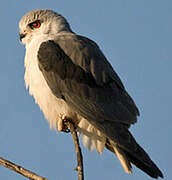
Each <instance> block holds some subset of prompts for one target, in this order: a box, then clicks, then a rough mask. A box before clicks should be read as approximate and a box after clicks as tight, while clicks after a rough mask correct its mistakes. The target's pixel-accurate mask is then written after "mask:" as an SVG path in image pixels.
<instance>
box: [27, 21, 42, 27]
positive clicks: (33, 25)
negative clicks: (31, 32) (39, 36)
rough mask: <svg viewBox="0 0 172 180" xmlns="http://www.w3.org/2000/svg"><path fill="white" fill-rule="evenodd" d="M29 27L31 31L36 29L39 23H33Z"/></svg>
mask: <svg viewBox="0 0 172 180" xmlns="http://www.w3.org/2000/svg"><path fill="white" fill-rule="evenodd" d="M29 26H30V28H31V29H38V28H39V27H40V26H41V23H40V21H35V22H33V23H30V24H29Z"/></svg>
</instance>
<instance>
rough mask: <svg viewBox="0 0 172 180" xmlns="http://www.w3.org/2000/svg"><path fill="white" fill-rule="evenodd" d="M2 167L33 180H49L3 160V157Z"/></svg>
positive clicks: (0, 161)
mask: <svg viewBox="0 0 172 180" xmlns="http://www.w3.org/2000/svg"><path fill="white" fill-rule="evenodd" d="M0 165H2V166H5V167H6V168H9V169H11V170H13V171H15V172H17V173H19V174H21V175H23V176H25V177H27V178H29V179H31V180H48V179H47V178H44V177H42V176H39V175H37V174H35V173H34V172H31V171H29V170H27V169H25V168H23V167H21V166H19V165H16V164H14V163H12V162H10V161H8V160H5V159H3V158H2V157H0Z"/></svg>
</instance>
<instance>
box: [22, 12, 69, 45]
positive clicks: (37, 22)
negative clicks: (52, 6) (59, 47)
mask: <svg viewBox="0 0 172 180" xmlns="http://www.w3.org/2000/svg"><path fill="white" fill-rule="evenodd" d="M19 29H20V40H21V41H22V43H24V44H28V43H30V42H31V41H32V39H33V38H34V37H35V36H39V35H45V34H47V35H53V34H57V33H59V32H62V31H71V29H70V25H69V24H68V22H67V20H66V19H65V18H64V17H63V16H61V15H60V14H58V13H56V12H54V11H52V10H48V9H40V10H33V11H31V12H28V13H27V14H25V15H24V16H23V17H22V18H21V20H20V22H19Z"/></svg>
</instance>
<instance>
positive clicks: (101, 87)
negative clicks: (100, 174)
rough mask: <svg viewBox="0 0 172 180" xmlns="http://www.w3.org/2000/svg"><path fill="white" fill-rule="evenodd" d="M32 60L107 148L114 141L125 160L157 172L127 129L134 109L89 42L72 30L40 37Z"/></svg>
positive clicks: (111, 145) (94, 45) (97, 51)
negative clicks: (104, 139)
mask: <svg viewBox="0 0 172 180" xmlns="http://www.w3.org/2000/svg"><path fill="white" fill-rule="evenodd" d="M38 65H39V68H40V70H41V71H42V73H43V75H44V78H45V79H46V81H47V84H48V85H49V87H50V89H51V90H52V92H53V94H54V95H55V96H56V97H57V98H62V99H63V100H64V101H66V103H67V104H68V105H69V106H70V108H72V109H73V110H74V111H76V112H78V113H79V114H80V115H81V116H83V117H84V118H85V119H87V120H88V121H89V122H90V123H91V124H93V125H94V126H95V127H96V128H97V129H99V130H100V131H101V132H102V133H103V134H104V135H105V137H107V142H106V147H107V148H108V149H109V150H111V151H112V152H114V149H113V148H114V147H116V146H117V147H118V148H119V149H120V150H121V152H123V153H124V155H125V156H126V159H128V160H129V162H130V163H133V164H135V165H136V166H137V167H139V168H140V169H142V170H143V171H144V172H146V173H147V174H149V175H150V176H152V177H155V178H157V177H158V176H160V177H163V175H162V173H161V171H160V170H159V169H158V167H157V166H156V165H155V164H154V162H153V161H152V160H151V159H150V158H149V156H148V155H147V153H146V152H145V151H144V150H143V149H142V148H141V147H140V146H139V145H138V144H137V142H136V141H135V139H134V138H133V136H132V135H131V133H130V132H129V131H128V127H129V126H130V124H133V123H135V122H136V118H137V115H139V112H138V109H137V107H136V105H135V103H134V101H133V100H132V99H131V97H130V96H129V95H128V93H127V92H126V90H125V88H124V86H123V84H122V82H121V81H120V79H119V77H118V75H117V74H116V73H115V71H114V70H113V68H112V67H111V65H110V64H109V63H108V61H107V60H106V58H105V57H104V55H103V54H102V52H101V50H100V49H99V47H98V46H97V45H96V44H95V43H94V42H93V41H91V40H89V39H87V38H84V37H81V36H77V35H74V34H73V35H64V36H63V35H61V36H58V37H57V38H56V39H55V41H47V42H43V43H42V44H41V45H40V48H39V51H38ZM111 140H112V141H111ZM123 153H122V154H123ZM125 156H124V157H125Z"/></svg>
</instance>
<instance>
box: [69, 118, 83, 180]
mask: <svg viewBox="0 0 172 180" xmlns="http://www.w3.org/2000/svg"><path fill="white" fill-rule="evenodd" d="M66 125H67V127H68V128H69V129H70V132H71V134H72V138H73V142H74V144H75V151H76V154H77V162H78V165H77V167H76V168H75V169H74V170H76V171H78V180H84V168H83V157H82V152H81V148H80V146H79V139H78V136H77V132H76V130H75V127H74V124H73V123H72V122H71V121H67V123H66Z"/></svg>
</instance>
